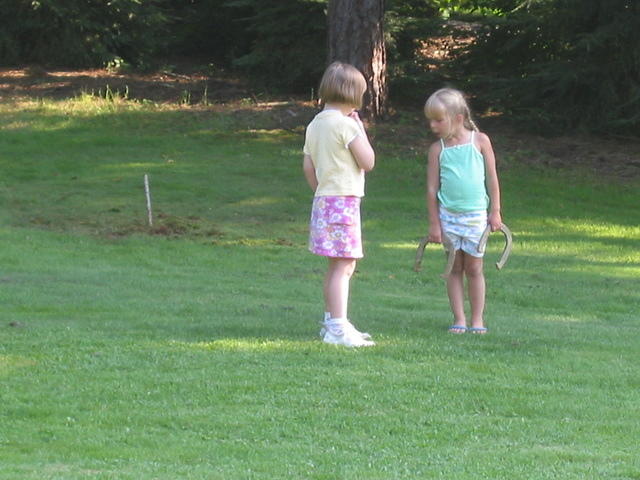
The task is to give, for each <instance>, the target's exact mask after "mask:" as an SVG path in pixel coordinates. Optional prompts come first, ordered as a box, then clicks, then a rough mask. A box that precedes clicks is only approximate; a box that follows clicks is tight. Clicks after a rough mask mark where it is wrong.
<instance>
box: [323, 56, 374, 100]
mask: <svg viewBox="0 0 640 480" xmlns="http://www.w3.org/2000/svg"><path fill="white" fill-rule="evenodd" d="M366 91H367V81H366V80H365V79H364V75H362V73H361V72H360V70H358V69H357V68H356V67H354V66H353V65H349V64H348V63H342V62H333V63H332V64H331V65H329V66H328V67H327V69H326V70H325V72H324V75H322V80H321V81H320V88H319V90H318V95H319V96H320V100H322V101H323V102H324V103H343V104H346V105H352V106H354V107H355V108H361V107H362V96H363V95H364V92H366Z"/></svg>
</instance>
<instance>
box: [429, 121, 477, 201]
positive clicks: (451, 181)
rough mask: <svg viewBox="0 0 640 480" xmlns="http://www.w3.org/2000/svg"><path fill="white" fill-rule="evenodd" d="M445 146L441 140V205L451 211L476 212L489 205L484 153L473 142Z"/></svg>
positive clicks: (472, 140) (472, 136)
mask: <svg viewBox="0 0 640 480" xmlns="http://www.w3.org/2000/svg"><path fill="white" fill-rule="evenodd" d="M474 134H475V132H471V141H470V142H469V143H465V144H463V145H453V146H451V147H446V146H445V145H444V140H442V139H441V140H440V142H441V145H442V151H441V152H440V190H439V191H438V200H439V202H440V205H442V206H443V207H444V208H446V209H447V210H449V211H451V212H477V211H481V210H487V208H489V196H488V195H487V189H486V187H485V168H484V157H483V156H482V153H480V151H479V150H478V147H476V145H475V142H474Z"/></svg>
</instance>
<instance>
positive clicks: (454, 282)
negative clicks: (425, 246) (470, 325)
mask: <svg viewBox="0 0 640 480" xmlns="http://www.w3.org/2000/svg"><path fill="white" fill-rule="evenodd" d="M464 262H465V255H464V253H463V252H462V251H460V250H458V251H457V252H456V259H455V261H454V262H453V268H452V269H451V273H450V274H449V277H448V278H447V294H448V295H449V305H451V311H452V312H453V318H454V323H453V324H454V325H460V326H466V324H467V319H466V317H465V315H464V276H463V273H464Z"/></svg>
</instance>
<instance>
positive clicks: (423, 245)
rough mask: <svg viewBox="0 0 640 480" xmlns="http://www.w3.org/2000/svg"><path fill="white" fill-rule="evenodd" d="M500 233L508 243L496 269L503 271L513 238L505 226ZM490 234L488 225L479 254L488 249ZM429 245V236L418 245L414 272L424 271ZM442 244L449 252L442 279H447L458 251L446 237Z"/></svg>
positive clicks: (479, 246) (481, 240)
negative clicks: (424, 260) (423, 258)
mask: <svg viewBox="0 0 640 480" xmlns="http://www.w3.org/2000/svg"><path fill="white" fill-rule="evenodd" d="M500 231H501V232H502V233H503V234H504V236H505V242H506V243H505V247H504V250H503V251H502V255H501V256H500V260H498V262H496V268H497V269H498V270H501V269H502V267H504V265H505V263H507V260H508V259H509V255H510V254H511V248H512V244H513V237H512V235H511V230H509V227H507V226H506V225H504V224H503V225H502V226H501V227H500ZM490 234H491V226H490V225H487V228H486V229H485V231H484V232H483V233H482V236H481V237H480V242H479V244H478V253H484V252H485V250H486V248H487V240H488V239H489V235H490ZM429 243H431V242H429V237H428V236H427V237H424V238H423V239H422V240H421V241H420V244H419V245H418V250H417V252H416V260H415V262H414V264H413V270H414V271H415V272H419V271H420V270H422V257H423V256H424V250H425V248H427V245H428V244H429ZM442 243H443V245H444V248H445V251H446V252H447V265H446V267H445V269H444V273H443V274H442V277H443V278H447V277H448V276H449V274H450V273H451V269H452V268H453V262H454V261H455V259H456V250H454V249H453V246H452V245H451V243H450V242H449V239H448V238H447V237H446V236H444V235H443V237H442Z"/></svg>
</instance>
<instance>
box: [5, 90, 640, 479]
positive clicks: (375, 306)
mask: <svg viewBox="0 0 640 480" xmlns="http://www.w3.org/2000/svg"><path fill="white" fill-rule="evenodd" d="M249 107H250V106H247V105H236V106H234V108H231V107H229V108H226V109H224V108H221V107H215V108H214V107H210V108H187V109H181V108H177V107H167V106H158V105H153V104H143V103H135V102H130V101H126V100H124V99H119V98H116V99H114V100H113V101H104V100H99V99H95V98H90V97H87V96H83V97H80V98H77V99H74V100H68V101H59V102H51V101H39V102H38V101H28V100H13V101H4V102H2V103H0V173H1V174H0V201H1V202H2V203H1V205H2V208H1V209H0V241H1V244H2V249H1V253H0V258H1V261H0V305H1V306H0V308H1V310H0V311H1V316H0V479H11V480H13V479H38V480H42V479H64V480H67V479H86V478H96V479H132V480H133V479H135V480H141V479H183V478H184V479H186V478H193V479H225V480H227V479H280V478H282V479H284V478H287V479H289V478H309V479H414V478H415V479H424V478H442V479H456V480H461V479H469V480H475V479H505V480H506V479H509V480H513V479H525V480H537V479H563V480H567V479H580V480H583V479H591V478H593V479H600V478H606V479H616V480H617V479H620V480H621V479H639V478H640V459H639V457H638V454H637V446H636V443H637V439H638V437H639V436H640V412H639V411H638V408H637V406H638V404H640V380H639V377H638V373H637V372H638V369H637V359H638V357H639V355H640V340H639V338H640V328H639V326H638V305H640V248H639V247H640V226H639V224H640V212H639V210H638V186H639V184H638V182H634V181H626V182H622V181H615V180H612V179H603V178H594V177H593V176H591V175H590V174H588V173H587V172H584V171H582V170H581V169H580V168H579V166H576V167H575V168H572V169H566V170H551V169H548V168H541V167H535V166H532V165H533V164H532V162H530V161H529V160H527V161H525V158H524V156H525V154H524V153H523V152H520V151H518V150H513V151H498V156H499V157H500V159H501V170H500V173H501V181H502V187H503V197H504V199H503V205H504V219H505V222H506V223H508V225H509V226H510V227H511V229H512V230H513V232H514V236H515V248H514V252H513V254H512V257H511V259H510V260H509V263H508V264H507V266H506V267H505V269H504V270H502V271H501V272H497V271H496V270H495V269H494V268H493V267H492V266H491V263H492V262H493V261H495V260H496V259H497V257H498V255H499V253H500V251H501V248H502V243H501V239H500V237H499V236H498V235H496V236H495V237H492V242H491V243H490V246H489V251H488V254H487V268H486V274H487V281H488V308H487V313H486V320H487V324H488V326H489V328H490V334H489V335H487V336H482V337H481V336H473V335H462V336H454V335H449V334H448V333H447V332H446V327H447V326H448V325H449V323H450V316H451V315H450V312H449V307H448V303H447V300H446V295H445V290H444V285H443V283H442V280H441V279H440V278H439V273H440V271H441V269H442V267H443V256H442V253H441V252H440V251H439V250H438V249H437V248H435V247H433V248H430V249H428V251H427V253H426V255H425V260H424V269H423V272H421V273H419V274H416V273H415V272H413V271H412V269H411V267H412V265H413V257H414V254H415V248H416V245H417V241H418V240H419V238H420V237H421V236H422V235H424V233H425V232H426V223H425V218H426V212H425V206H424V183H425V182H424V170H425V165H424V154H423V152H421V151H420V148H416V149H413V150H412V149H408V148H406V147H407V145H406V144H403V145H400V144H399V143H397V142H398V140H395V142H396V143H394V137H393V135H389V136H386V137H385V136H383V135H378V136H377V137H376V138H377V140H376V141H377V146H378V151H379V156H378V166H377V168H376V170H375V171H374V172H372V173H371V174H370V176H369V178H368V185H367V193H368V194H367V197H366V199H365V201H364V202H363V218H364V235H365V248H366V255H367V256H366V258H365V259H364V260H363V261H362V262H360V263H359V266H358V272H357V274H356V276H355V278H354V281H353V288H352V302H351V317H352V320H353V321H354V323H356V325H357V326H358V327H360V328H361V329H363V330H366V331H368V332H370V333H372V335H373V336H374V338H375V340H376V341H377V343H378V345H377V346H376V347H375V348H371V349H364V350H348V349H344V348H340V347H338V348H336V347H333V346H329V345H325V344H323V343H322V342H320V340H319V337H318V336H317V331H318V324H317V322H318V321H319V320H320V318H321V315H322V303H321V289H320V285H321V282H322V277H323V272H324V267H325V265H324V262H323V260H322V259H320V258H317V257H313V256H312V255H311V254H309V253H308V252H307V251H306V248H305V241H306V232H307V218H308V214H309V206H310V201H311V198H310V192H309V191H308V187H307V186H306V184H305V182H304V179H303V176H302V173H301V169H300V166H301V155H300V150H301V145H302V132H303V129H302V128H301V127H299V128H294V129H289V130H285V129H278V128H274V124H273V122H271V121H270V117H269V115H268V112H267V113H265V109H263V110H261V111H256V112H252V110H251V109H250V108H249ZM274 108H278V106H277V105H275V106H274ZM399 128H402V126H400V127H399ZM414 140H415V145H416V146H417V145H423V144H424V142H425V138H424V137H417V138H415V139H414ZM403 142H406V137H405V138H403ZM494 143H496V144H497V145H499V144H500V138H499V137H498V138H496V139H494ZM145 173H146V174H149V175H150V179H151V193H152V199H153V207H154V220H155V221H154V225H153V226H151V227H150V226H148V225H147V224H146V221H147V212H146V205H145V198H144V192H143V187H142V185H143V184H142V179H143V175H144V174H145Z"/></svg>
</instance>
